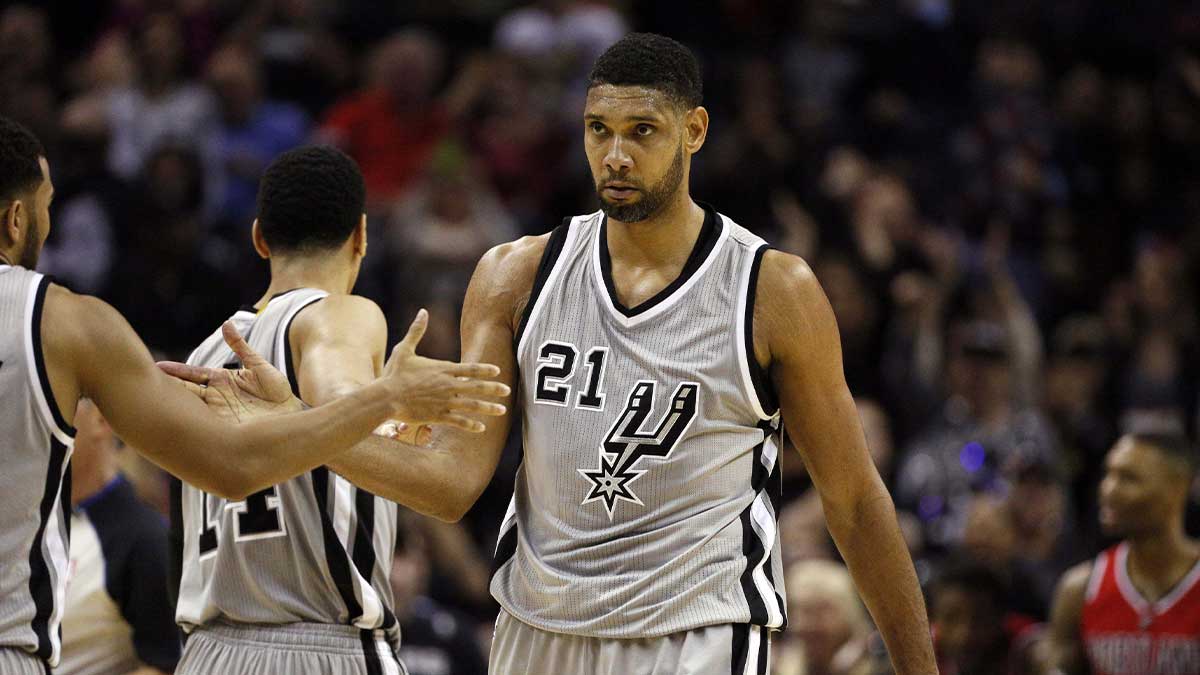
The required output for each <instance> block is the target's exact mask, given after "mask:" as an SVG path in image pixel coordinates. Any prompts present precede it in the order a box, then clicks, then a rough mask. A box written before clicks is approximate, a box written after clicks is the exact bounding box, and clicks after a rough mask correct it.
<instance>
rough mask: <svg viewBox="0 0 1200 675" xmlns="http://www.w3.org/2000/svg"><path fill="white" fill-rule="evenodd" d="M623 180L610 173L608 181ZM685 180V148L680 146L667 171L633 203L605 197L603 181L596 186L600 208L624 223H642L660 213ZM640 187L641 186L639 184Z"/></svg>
mask: <svg viewBox="0 0 1200 675" xmlns="http://www.w3.org/2000/svg"><path fill="white" fill-rule="evenodd" d="M616 180H621V179H620V178H618V177H617V176H613V175H611V174H610V175H609V176H608V177H607V179H606V181H616ZM682 182H683V148H682V147H680V148H679V149H678V150H677V151H676V152H675V159H674V160H673V161H672V162H671V166H670V168H668V169H667V173H666V175H665V176H663V177H662V179H661V180H659V181H658V182H657V183H655V184H654V185H652V186H650V188H649V189H643V190H641V192H642V198H641V199H639V200H637V201H636V202H633V203H631V204H615V203H613V202H610V201H608V200H607V199H605V198H604V190H603V187H602V185H603V183H600V184H598V185H597V186H596V196H597V197H599V198H600V210H601V211H604V215H606V216H608V217H609V218H612V219H613V220H616V221H618V222H622V223H640V222H641V221H643V220H646V219H647V218H649V217H650V216H653V215H654V214H656V213H658V212H659V211H660V210H661V209H662V207H663V206H664V205H666V203H667V202H668V201H670V200H671V198H672V197H674V196H675V192H676V191H678V190H679V185H680V183H682ZM638 187H639V189H640V187H641V186H638Z"/></svg>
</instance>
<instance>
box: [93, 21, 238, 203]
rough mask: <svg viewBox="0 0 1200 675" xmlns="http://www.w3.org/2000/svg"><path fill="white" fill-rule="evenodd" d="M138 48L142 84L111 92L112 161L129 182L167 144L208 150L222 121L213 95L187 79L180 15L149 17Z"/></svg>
mask: <svg viewBox="0 0 1200 675" xmlns="http://www.w3.org/2000/svg"><path fill="white" fill-rule="evenodd" d="M133 49H134V53H135V54H136V63H137V69H138V79H137V81H136V83H135V84H133V85H132V86H129V87H124V88H121V89H117V90H114V91H113V92H111V93H110V94H109V95H108V96H109V100H108V115H109V125H110V131H111V133H112V144H111V145H110V146H109V158H108V160H109V162H108V163H109V167H110V168H111V169H112V171H113V172H114V173H116V174H117V175H118V176H120V177H121V178H124V179H125V180H131V179H133V178H134V177H136V176H137V175H138V174H139V173H140V172H141V171H142V169H143V166H144V165H145V163H146V160H147V159H148V158H149V157H150V155H151V154H152V153H153V152H154V151H155V150H157V149H158V148H159V147H160V146H162V145H164V144H172V145H179V146H183V147H187V148H192V149H194V150H195V151H196V152H201V151H203V150H205V149H206V145H207V143H208V139H209V135H210V134H211V133H212V132H213V130H214V128H215V125H216V121H217V111H216V104H215V101H214V100H213V98H212V95H211V94H210V93H209V92H208V90H207V89H205V88H204V87H202V86H200V85H199V84H198V83H196V82H193V81H190V80H188V79H187V78H186V76H187V73H186V71H185V62H184V57H185V54H184V49H185V42H184V35H183V32H182V27H181V26H180V22H179V19H178V17H176V16H175V15H173V14H169V13H165V12H163V13H158V14H152V15H150V16H149V17H147V18H146V20H145V23H144V24H143V25H142V26H141V28H140V29H139V30H138V31H137V34H136V36H135V39H134V45H133Z"/></svg>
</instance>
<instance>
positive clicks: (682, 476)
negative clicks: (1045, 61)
mask: <svg viewBox="0 0 1200 675" xmlns="http://www.w3.org/2000/svg"><path fill="white" fill-rule="evenodd" d="M700 103H701V81H700V72H699V66H698V64H697V62H696V59H695V57H694V56H693V55H692V54H691V52H689V51H688V50H687V48H685V47H684V46H682V45H680V44H679V43H677V42H675V41H674V40H671V39H669V38H665V37H662V36H658V35H651V34H637V33H635V34H631V35H628V36H626V37H625V38H623V39H622V40H620V41H619V42H617V43H616V44H615V45H613V46H612V47H611V48H609V49H608V50H607V51H606V52H605V53H604V54H603V55H602V56H601V57H600V58H599V59H598V60H597V62H596V64H595V66H594V67H593V70H592V73H591V80H590V83H589V88H588V95H587V103H586V108H585V110H584V114H583V117H582V120H581V121H582V129H581V130H582V132H583V140H584V149H585V152H586V155H587V159H588V163H589V165H590V168H591V172H592V177H593V179H594V181H595V187H596V190H597V193H598V196H599V199H600V204H601V210H600V211H599V212H596V213H592V214H588V215H582V216H575V217H573V218H568V219H566V220H565V221H564V222H563V224H562V225H561V226H560V227H558V228H557V229H555V230H554V231H553V232H551V233H549V234H547V235H543V236H540V237H526V238H524V239H521V240H518V241H516V242H512V243H508V244H504V245H501V246H499V247H497V248H495V249H493V250H492V251H490V252H489V253H488V254H487V255H486V256H485V257H484V258H483V260H482V261H481V262H480V263H479V265H478V267H477V268H476V271H475V274H474V277H473V278H472V280H471V284H470V286H469V288H468V290H467V296H466V299H465V300H464V306H463V316H462V353H463V355H464V357H466V358H470V359H476V360H482V361H487V362H489V363H496V364H498V365H499V366H500V368H501V371H502V373H501V379H502V380H503V381H505V382H508V383H509V384H513V385H516V386H517V388H518V389H519V391H520V399H519V405H520V408H521V425H522V426H521V431H522V438H523V448H524V460H523V463H522V465H521V468H520V469H519V471H518V474H517V479H516V493H515V495H514V497H513V500H512V503H511V505H510V507H509V509H508V513H507V514H506V515H505V516H504V519H503V523H502V526H501V533H500V540H499V542H498V545H497V547H496V563H497V572H496V574H495V576H494V578H493V580H492V586H491V589H492V594H493V595H494V596H495V598H496V599H497V600H498V601H499V603H500V605H501V607H502V608H503V609H502V611H501V613H500V616H499V617H498V619H497V626H496V635H495V639H494V640H493V643H492V653H491V659H490V668H489V671H490V672H491V673H494V674H495V675H526V674H531V673H537V674H543V675H544V674H551V673H555V674H557V673H572V674H573V675H593V674H596V675H599V674H601V673H604V674H607V673H620V674H622V675H650V674H651V673H655V674H657V673H681V672H690V673H706V674H716V673H735V674H737V675H744V674H746V673H766V672H767V671H768V668H769V666H768V663H769V646H770V634H771V632H772V631H775V630H779V629H781V628H783V626H784V624H785V622H786V618H785V617H786V610H785V607H784V604H783V599H782V598H783V596H784V593H783V588H782V574H781V568H780V556H779V538H778V529H777V527H776V504H777V502H776V500H777V497H778V493H779V490H780V485H781V481H780V474H779V465H778V453H779V451H780V448H782V447H783V444H782V442H781V438H780V437H781V434H782V427H783V426H786V427H787V428H788V430H789V432H790V433H791V435H792V437H793V438H794V440H795V445H796V447H798V448H799V449H800V452H801V454H802V455H803V457H804V462H805V465H806V466H807V467H808V470H809V472H810V473H811V475H812V478H813V482H814V483H815V485H816V487H817V489H818V491H819V493H820V495H821V499H822V503H823V506H824V510H825V514H826V516H827V519H828V522H829V528H830V530H831V532H832V534H833V536H834V539H835V540H836V541H837V544H838V546H839V548H840V549H841V551H842V553H843V555H844V557H845V559H846V561H847V563H848V565H849V568H850V570H851V573H852V574H853V577H854V581H855V583H856V585H857V586H858V589H859V590H860V592H861V593H862V596H863V598H864V600H865V601H866V605H867V607H868V608H869V609H870V611H871V614H872V615H873V616H874V618H875V621H876V623H877V625H878V626H879V629H880V631H881V632H882V634H883V636H884V639H885V641H886V643H887V646H888V649H889V651H890V654H891V658H892V661H893V663H894V665H895V667H896V671H897V672H898V673H901V674H904V675H907V674H911V673H921V674H922V675H929V674H932V673H934V672H935V669H936V666H935V664H934V658H933V649H932V644H931V642H930V638H929V628H928V622H927V619H926V614H925V607H924V602H923V600H922V596H921V591H920V588H919V586H918V583H917V578H916V574H915V573H914V571H913V566H912V561H911V559H910V558H909V555H908V551H907V549H906V548H905V545H904V541H903V539H902V537H901V534H900V529H899V526H898V525H897V522H896V516H895V510H894V507H893V505H892V502H891V499H890V497H889V495H888V493H887V490H886V488H885V487H884V485H883V482H882V480H881V479H880V477H879V475H878V473H877V472H876V471H875V469H874V466H873V465H872V463H871V458H870V456H869V454H868V452H867V447H866V441H865V439H864V437H863V432H862V428H861V426H860V423H859V420H858V416H857V413H856V411H855V407H854V402H853V399H852V398H851V395H850V392H849V390H848V388H847V386H846V381H845V377H844V375H843V372H842V359H841V346H840V341H839V336H838V330H837V326H836V324H835V321H834V317H833V312H832V310H831V309H830V306H829V303H828V301H827V300H826V298H825V294H824V292H823V291H822V289H821V287H820V284H818V282H817V280H816V278H815V277H814V276H813V273H812V271H811V270H810V269H809V267H808V265H807V264H806V263H805V262H804V261H803V260H801V259H799V258H797V257H795V256H791V255H787V254H784V253H780V252H778V251H774V250H771V249H770V248H769V247H768V246H767V245H766V244H765V242H763V240H761V239H760V238H758V237H757V236H755V235H754V234H752V233H750V232H749V231H748V230H746V229H744V228H742V227H740V226H739V225H738V224H737V223H735V222H734V221H733V220H731V219H730V218H728V217H727V216H725V215H722V214H720V213H718V212H717V211H716V210H715V209H713V208H712V207H710V206H707V205H703V204H698V203H697V202H695V201H693V199H692V198H691V196H690V194H689V190H688V176H689V173H690V169H691V162H692V157H693V156H694V155H695V154H696V153H698V152H699V151H700V149H701V148H702V147H703V145H704V141H705V137H706V135H707V132H708V125H709V117H708V112H707V111H706V110H705V109H704V108H703V107H702V106H701V105H700ZM218 375H219V374H218ZM205 377H208V375H205ZM261 379H262V380H263V381H265V380H266V379H267V378H266V377H265V373H264V377H263V378H261ZM244 394H245V395H247V396H250V395H257V396H261V397H263V398H265V399H266V400H268V401H270V400H275V399H277V398H278V397H280V396H286V395H287V394H286V392H280V391H278V390H267V389H264V388H262V387H259V388H257V389H255V388H251V389H250V390H249V391H246V392H244ZM509 421H510V418H508V417H505V418H502V420H501V422H500V423H498V424H493V425H491V426H489V428H488V430H487V431H486V432H484V434H483V435H482V436H480V437H477V438H467V437H464V436H461V435H458V434H456V433H454V432H453V431H448V432H447V431H439V432H438V434H436V435H435V438H434V441H433V447H434V448H435V450H432V451H430V452H429V453H427V454H426V455H425V456H424V459H422V460H421V461H420V462H400V461H396V459H395V458H392V457H389V456H387V455H384V454H380V455H379V456H378V457H376V458H375V461H376V464H377V466H378V467H379V469H378V470H377V471H376V472H374V474H373V478H374V481H373V482H365V483H363V484H362V486H363V487H366V488H368V489H372V490H375V491H379V490H385V489H387V486H388V485H395V484H405V483H408V482H410V481H426V482H428V481H441V482H442V483H443V484H444V486H445V489H444V490H443V491H442V492H441V494H442V495H443V498H442V499H441V500H436V501H435V502H434V504H439V506H437V508H441V509H442V510H443V513H444V514H445V515H448V516H450V517H458V516H461V514H462V513H464V512H465V511H466V510H467V509H468V508H470V506H471V505H472V504H473V503H474V501H475V499H477V497H478V495H479V494H480V492H482V491H483V489H484V488H485V487H486V486H487V484H488V482H489V481H490V479H491V477H492V474H493V473H494V472H495V470H496V465H497V462H498V461H499V457H500V453H501V451H502V449H503V447H504V444H505V439H506V437H507V434H508V422H509ZM431 507H433V504H431Z"/></svg>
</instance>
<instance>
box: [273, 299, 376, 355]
mask: <svg viewBox="0 0 1200 675" xmlns="http://www.w3.org/2000/svg"><path fill="white" fill-rule="evenodd" d="M327 330H328V331H337V332H338V333H341V334H345V335H353V334H359V335H363V336H364V337H372V336H377V335H386V334H387V319H386V318H385V317H384V315H383V310H382V309H380V308H379V305H378V304H376V303H375V301H374V300H371V299H370V298H364V297H363V296H361V295H350V294H346V293H338V294H332V295H327V296H325V297H324V298H322V299H321V300H320V301H319V302H313V303H311V304H309V305H308V306H306V307H305V308H304V309H303V310H302V311H300V313H299V314H297V315H296V318H295V320H294V321H293V322H292V326H291V336H292V339H293V340H295V341H297V342H301V343H302V342H303V340H304V336H305V335H310V334H313V333H314V332H323V331H327Z"/></svg>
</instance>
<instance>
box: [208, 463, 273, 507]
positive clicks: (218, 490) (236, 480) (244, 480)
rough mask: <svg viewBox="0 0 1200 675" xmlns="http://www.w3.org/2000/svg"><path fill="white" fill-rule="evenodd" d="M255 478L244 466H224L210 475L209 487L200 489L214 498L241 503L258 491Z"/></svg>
mask: <svg viewBox="0 0 1200 675" xmlns="http://www.w3.org/2000/svg"><path fill="white" fill-rule="evenodd" d="M253 476H254V473H253V471H252V470H248V469H247V467H245V466H243V465H240V464H238V465H236V466H223V467H220V468H219V469H216V470H214V471H213V472H212V473H211V474H210V478H209V480H208V481H207V483H208V484H207V485H204V486H200V487H201V488H202V489H203V490H204V491H205V492H207V493H208V494H210V495H212V496H214V497H220V498H221V499H224V500H226V501H230V502H240V501H242V500H244V499H246V498H247V497H249V496H250V495H252V494H254V493H255V492H257V491H258V488H259V486H258V485H257V484H256V483H255V482H254V480H253Z"/></svg>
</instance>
